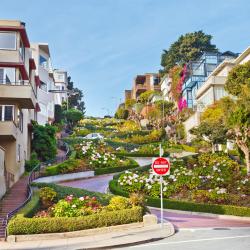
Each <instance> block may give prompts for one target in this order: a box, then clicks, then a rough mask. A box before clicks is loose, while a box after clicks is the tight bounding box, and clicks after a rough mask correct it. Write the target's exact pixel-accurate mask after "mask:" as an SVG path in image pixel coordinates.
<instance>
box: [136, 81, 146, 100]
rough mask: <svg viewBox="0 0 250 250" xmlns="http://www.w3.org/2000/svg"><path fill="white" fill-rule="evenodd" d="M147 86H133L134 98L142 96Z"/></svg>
mask: <svg viewBox="0 0 250 250" xmlns="http://www.w3.org/2000/svg"><path fill="white" fill-rule="evenodd" d="M147 90H148V89H147V86H146V85H145V84H135V86H134V93H135V96H136V98H137V97H138V96H139V95H140V94H142V93H143V92H145V91H147Z"/></svg>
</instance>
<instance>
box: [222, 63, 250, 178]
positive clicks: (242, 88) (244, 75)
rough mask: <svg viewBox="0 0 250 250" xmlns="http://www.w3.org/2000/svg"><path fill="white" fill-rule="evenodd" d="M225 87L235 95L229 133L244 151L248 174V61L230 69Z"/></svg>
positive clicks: (249, 69)
mask: <svg viewBox="0 0 250 250" xmlns="http://www.w3.org/2000/svg"><path fill="white" fill-rule="evenodd" d="M225 89H226V90H227V91H228V93H229V94H231V95H234V96H235V97H236V98H234V100H231V108H230V110H231V112H230V114H229V116H228V119H227V123H228V126H229V128H230V130H229V134H230V135H231V136H233V138H234V139H235V141H236V143H237V145H238V147H239V148H240V149H241V150H242V152H243V153H244V155H245V160H246V166H247V172H248V174H250V62H247V63H245V64H241V65H238V66H236V67H234V68H233V69H232V70H231V71H230V73H229V75H228V79H227V81H226V84H225ZM226 110H229V108H228V107H227V109H226Z"/></svg>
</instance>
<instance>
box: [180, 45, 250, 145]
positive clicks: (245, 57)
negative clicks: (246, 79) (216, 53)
mask: <svg viewBox="0 0 250 250" xmlns="http://www.w3.org/2000/svg"><path fill="white" fill-rule="evenodd" d="M249 60H250V47H248V48H247V49H246V50H245V51H244V52H243V53H241V54H240V55H238V56H237V57H235V56H234V57H230V58H229V57H227V58H225V60H224V61H223V62H221V63H220V64H219V65H217V67H216V68H215V69H214V70H213V71H212V72H211V74H210V75H209V76H208V77H207V79H206V80H205V81H204V83H203V84H202V86H201V87H200V88H199V89H198V90H197V92H196V96H195V99H196V100H195V102H196V104H197V109H196V112H195V113H194V115H193V116H191V117H190V118H189V119H188V120H187V121H185V122H184V126H185V130H186V133H187V141H190V140H191V139H192V135H190V133H189V130H190V129H192V128H193V127H195V126H198V125H199V124H200V114H201V113H202V112H203V111H204V110H205V109H206V108H207V107H208V106H209V105H211V104H214V103H215V102H216V101H218V100H220V99H221V98H223V97H225V96H228V93H227V92H226V90H225V88H224V85H225V83H226V80H227V76H228V73H229V72H230V71H231V69H232V68H233V67H234V66H236V65H238V64H243V63H246V62H247V61H249Z"/></svg>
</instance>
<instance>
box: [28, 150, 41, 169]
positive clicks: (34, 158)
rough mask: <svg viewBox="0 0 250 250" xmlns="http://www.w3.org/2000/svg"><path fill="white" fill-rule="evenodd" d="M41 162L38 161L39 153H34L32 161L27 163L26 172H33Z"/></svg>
mask: <svg viewBox="0 0 250 250" xmlns="http://www.w3.org/2000/svg"><path fill="white" fill-rule="evenodd" d="M39 163H40V161H39V160H38V159H37V153H36V152H32V153H31V155H30V160H29V161H25V171H26V172H31V171H32V170H33V168H34V167H36V166H37V165H38V164H39Z"/></svg>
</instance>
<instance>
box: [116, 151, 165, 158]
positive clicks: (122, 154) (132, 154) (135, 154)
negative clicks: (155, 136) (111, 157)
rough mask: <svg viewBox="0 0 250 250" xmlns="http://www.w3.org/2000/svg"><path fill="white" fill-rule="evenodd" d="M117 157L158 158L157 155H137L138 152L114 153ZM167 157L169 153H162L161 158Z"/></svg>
mask: <svg viewBox="0 0 250 250" xmlns="http://www.w3.org/2000/svg"><path fill="white" fill-rule="evenodd" d="M114 154H115V155H117V156H128V157H159V154H145V153H139V152H135V153H129V152H126V153H116V152H115V153H114ZM168 156H169V152H164V154H163V157H168Z"/></svg>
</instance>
